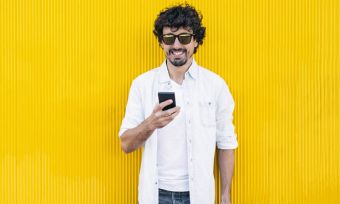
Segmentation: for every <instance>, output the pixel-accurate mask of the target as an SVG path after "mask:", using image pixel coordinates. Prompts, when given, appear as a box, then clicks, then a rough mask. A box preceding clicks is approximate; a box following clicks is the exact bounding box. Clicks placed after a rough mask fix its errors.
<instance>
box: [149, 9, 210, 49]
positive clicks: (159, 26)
mask: <svg viewBox="0 0 340 204" xmlns="http://www.w3.org/2000/svg"><path fill="white" fill-rule="evenodd" d="M202 18H203V16H202V14H201V13H199V12H198V11H196V9H195V8H194V7H192V6H190V5H189V4H180V5H177V6H173V7H170V8H166V9H165V10H163V11H161V12H160V13H159V15H158V17H157V19H156V20H155V24H154V30H153V33H154V34H155V36H156V38H157V39H158V42H159V43H162V35H163V28H164V27H170V28H177V29H178V28H180V27H183V28H186V29H188V28H190V29H191V30H192V31H193V34H194V39H195V40H196V41H197V43H198V46H197V47H195V49H194V53H196V51H197V48H198V47H199V45H202V44H203V39H204V37H205V27H203V26H202Z"/></svg>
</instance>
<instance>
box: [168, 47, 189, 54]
mask: <svg viewBox="0 0 340 204" xmlns="http://www.w3.org/2000/svg"><path fill="white" fill-rule="evenodd" d="M176 51H182V52H186V51H187V49H185V48H180V49H170V50H169V53H171V52H176Z"/></svg>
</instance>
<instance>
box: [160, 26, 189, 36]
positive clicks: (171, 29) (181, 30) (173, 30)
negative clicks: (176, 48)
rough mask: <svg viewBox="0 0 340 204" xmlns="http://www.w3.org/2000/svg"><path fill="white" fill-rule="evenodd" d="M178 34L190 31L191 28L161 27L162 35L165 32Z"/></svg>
mask: <svg viewBox="0 0 340 204" xmlns="http://www.w3.org/2000/svg"><path fill="white" fill-rule="evenodd" d="M170 33H171V34H175V35H176V34H180V33H192V29H190V28H184V27H179V28H175V27H164V28H163V35H165V34H170Z"/></svg>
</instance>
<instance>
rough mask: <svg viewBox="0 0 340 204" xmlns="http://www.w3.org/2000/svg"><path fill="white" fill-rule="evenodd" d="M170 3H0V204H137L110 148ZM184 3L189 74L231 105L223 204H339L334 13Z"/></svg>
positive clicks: (272, 4) (271, 0)
mask: <svg viewBox="0 0 340 204" xmlns="http://www.w3.org/2000/svg"><path fill="white" fill-rule="evenodd" d="M176 2H177V1H171V0H167V1H163V0H131V1H116V0H96V1H95V0H92V1H91V0H83V1H78V0H77V1H76V0H49V1H44V0H25V1H20V0H1V1H0V97H1V98H0V99H1V100H0V162H1V163H0V165H1V166H0V167H1V168H0V203H35V204H36V203H114V204H116V203H117V204H118V203H119V204H120V203H122V204H125V203H136V202H137V184H138V183H137V179H138V174H139V165H140V158H141V152H140V151H138V152H135V153H132V154H129V155H125V154H124V153H123V152H122V150H121V148H120V144H119V138H118V135H117V134H118V129H119V127H120V123H121V120H122V117H123V114H124V111H125V104H126V100H127V94H128V89H129V86H130V83H131V81H132V79H133V78H135V77H136V76H137V75H139V74H140V73H142V72H145V71H147V70H149V69H150V68H152V67H156V66H158V65H159V64H160V63H161V62H162V59H163V54H162V51H161V49H160V48H159V46H158V44H157V42H156V39H155V38H154V36H153V34H152V26H153V21H154V19H155V17H156V15H157V14H158V12H159V11H160V10H161V9H163V8H164V7H166V6H169V5H173V4H175V3H176ZM188 2H189V3H193V5H194V6H195V7H196V8H197V9H199V10H200V11H201V12H202V13H203V16H204V18H203V23H204V24H205V25H206V27H207V35H206V39H205V42H204V44H203V46H202V47H200V48H199V50H198V53H197V54H196V56H195V57H196V60H197V61H198V63H200V64H201V65H203V66H205V67H208V68H210V69H211V70H213V71H215V72H216V73H218V74H220V75H221V76H222V77H223V78H224V79H225V80H226V81H227V83H228V84H229V86H230V89H231V91H232V94H233V96H234V98H235V101H236V110H235V125H236V131H237V133H238V140H239V148H238V150H237V151H236V156H237V159H236V167H235V168H236V169H235V176H234V182H233V188H232V199H233V201H234V202H233V203H239V204H252V203H254V204H255V203H258V204H276V203H277V204H288V203H291V204H303V203H306V204H307V203H308V204H316V203H318V204H320V203H327V204H337V203H340V153H339V151H340V150H339V148H340V49H339V48H340V14H339V12H340V3H339V1H338V0H281V1H280V0H248V1H246V0H230V1H224V0H217V1H208V0H200V1H188ZM216 167H217V165H216ZM215 170H216V171H215V175H216V181H219V179H220V178H219V176H218V170H217V168H215ZM216 185H217V186H216V190H217V192H219V187H218V185H219V182H216ZM219 196H220V195H219V194H217V195H216V197H217V200H219ZM216 203H217V202H216Z"/></svg>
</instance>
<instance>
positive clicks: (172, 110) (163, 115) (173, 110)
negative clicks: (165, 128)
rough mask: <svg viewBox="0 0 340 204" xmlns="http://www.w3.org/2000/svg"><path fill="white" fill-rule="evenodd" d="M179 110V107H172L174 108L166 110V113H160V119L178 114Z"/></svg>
mask: <svg viewBox="0 0 340 204" xmlns="http://www.w3.org/2000/svg"><path fill="white" fill-rule="evenodd" d="M179 110H180V107H179V106H177V107H174V108H170V109H168V110H166V111H162V112H161V116H162V117H168V116H170V115H172V114H174V113H175V112H178V111H179Z"/></svg>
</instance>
